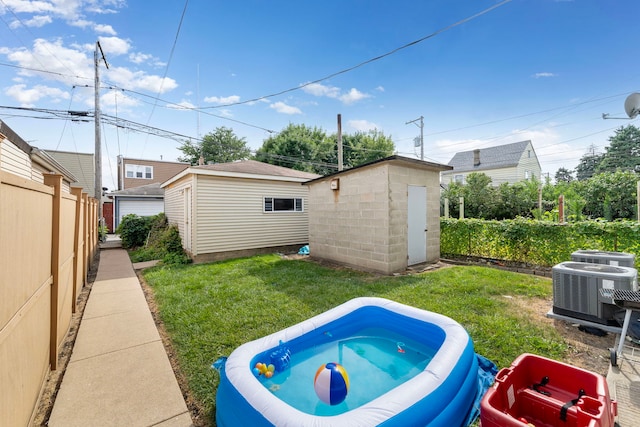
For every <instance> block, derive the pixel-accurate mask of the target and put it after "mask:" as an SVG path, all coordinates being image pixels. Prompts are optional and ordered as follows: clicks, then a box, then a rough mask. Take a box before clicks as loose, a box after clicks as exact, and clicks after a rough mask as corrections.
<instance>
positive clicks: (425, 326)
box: [216, 298, 478, 427]
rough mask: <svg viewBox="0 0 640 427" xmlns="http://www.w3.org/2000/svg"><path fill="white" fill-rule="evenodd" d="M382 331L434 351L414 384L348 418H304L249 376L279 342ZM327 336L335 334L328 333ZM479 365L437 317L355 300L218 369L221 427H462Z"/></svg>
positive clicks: (255, 345) (249, 347)
mask: <svg viewBox="0 0 640 427" xmlns="http://www.w3.org/2000/svg"><path fill="white" fill-rule="evenodd" d="M366 327H382V328H385V329H389V330H392V331H396V332H398V333H400V334H401V335H402V336H407V337H408V338H411V339H416V340H418V341H420V342H423V343H425V344H426V345H429V346H430V347H432V348H434V349H437V351H436V354H435V355H434V357H433V359H432V360H431V362H430V363H429V364H428V365H427V366H426V368H425V369H424V370H423V371H422V372H421V373H419V374H418V375H417V376H416V377H414V378H412V379H410V380H408V381H406V382H405V383H403V384H401V385H400V386H398V387H396V388H394V389H393V390H391V391H389V392H387V393H385V394H383V395H382V396H380V397H378V398H376V399H374V400H372V401H371V402H369V403H367V404H365V405H362V406H360V407H358V408H355V409H353V410H351V411H348V412H345V413H343V414H339V415H333V416H319V415H312V414H307V413H304V412H302V411H299V410H297V409H295V408H293V407H291V406H290V405H288V404H287V403H285V402H283V401H281V400H280V399H279V398H278V397H276V396H275V395H274V394H273V393H271V392H270V391H269V390H267V389H266V388H265V387H264V386H263V385H262V384H261V383H260V381H259V380H258V379H257V378H256V377H255V376H254V375H253V373H252V372H251V366H252V365H253V363H255V360H258V359H260V358H263V357H264V355H265V354H268V353H269V352H271V351H273V350H274V349H275V348H277V347H278V345H279V344H280V342H284V343H285V344H286V345H288V346H290V347H291V349H292V352H293V353H295V350H296V348H305V346H309V345H314V344H317V343H320V342H321V341H322V340H332V339H335V338H336V337H335V335H336V334H342V333H345V334H348V333H349V332H350V331H352V330H353V331H356V330H358V329H362V328H366ZM326 331H334V332H332V333H331V334H326V333H325V332H326ZM477 376H478V363H477V359H476V356H475V353H474V349H473V342H472V340H471V338H470V337H469V334H468V333H467V332H466V330H464V328H463V327H462V326H461V325H460V324H459V323H457V322H455V321H454V320H452V319H450V318H448V317H446V316H443V315H441V314H438V313H433V312H429V311H425V310H421V309H418V308H415V307H410V306H407V305H403V304H399V303H397V302H394V301H390V300H387V299H383V298H355V299H353V300H350V301H348V302H346V303H344V304H342V305H340V306H338V307H336V308H334V309H331V310H329V311H327V312H324V313H322V314H320V315H318V316H315V317H313V318H311V319H308V320H306V321H304V322H301V323H299V324H297V325H294V326H291V327H289V328H286V329H284V330H282V331H279V332H276V333H274V334H271V335H268V336H266V337H264V338H260V339H258V340H255V341H252V342H249V343H246V344H244V345H242V346H240V347H238V348H237V349H236V350H235V351H234V352H233V353H232V354H231V355H230V356H229V358H228V359H227V361H226V363H225V365H224V367H223V368H222V369H221V370H220V383H219V386H218V392H217V396H216V408H217V410H216V422H217V425H218V426H219V427H230V426H239V425H251V426H272V425H276V426H317V425H323V426H373V425H381V426H411V425H416V426H418V425H422V426H424V425H429V426H443V427H444V426H454V427H455V426H463V425H465V424H466V420H467V418H468V414H469V412H470V410H471V409H472V406H473V403H474V400H475V397H476V394H477V392H478V381H477Z"/></svg>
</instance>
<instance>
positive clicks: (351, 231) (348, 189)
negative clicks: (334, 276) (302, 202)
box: [308, 164, 391, 274]
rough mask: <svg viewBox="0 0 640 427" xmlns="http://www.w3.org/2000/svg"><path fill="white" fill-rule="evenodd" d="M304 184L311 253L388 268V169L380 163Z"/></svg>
mask: <svg viewBox="0 0 640 427" xmlns="http://www.w3.org/2000/svg"><path fill="white" fill-rule="evenodd" d="M339 179H340V189H339V190H331V188H330V182H331V177H329V178H327V179H324V180H320V181H316V182H314V183H311V184H308V185H309V246H310V249H311V256H312V257H313V258H318V259H323V260H329V261H334V262H338V263H341V264H345V265H349V266H352V267H355V268H359V269H364V270H370V271H378V272H382V273H385V274H389V273H390V270H389V266H390V264H389V261H390V254H389V248H390V243H391V241H390V236H389V203H390V200H389V169H388V165H385V164H381V165H378V166H375V167H371V168H367V169H360V170H358V171H354V172H353V173H345V174H342V175H340V176H339Z"/></svg>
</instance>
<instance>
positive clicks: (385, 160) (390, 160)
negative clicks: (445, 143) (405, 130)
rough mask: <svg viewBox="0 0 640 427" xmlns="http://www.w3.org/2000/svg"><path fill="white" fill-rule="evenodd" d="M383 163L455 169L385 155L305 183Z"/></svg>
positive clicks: (432, 168)
mask: <svg viewBox="0 0 640 427" xmlns="http://www.w3.org/2000/svg"><path fill="white" fill-rule="evenodd" d="M381 163H394V164H399V165H403V166H406V167H412V168H418V169H424V170H430V171H434V172H441V171H446V170H451V169H453V168H452V167H451V166H448V165H443V164H440V163H432V162H425V161H424V160H418V159H413V158H411V157H404V156H389V157H385V158H382V159H378V160H374V161H373V162H369V163H363V164H361V165H358V166H354V167H352V168H349V169H345V170H343V171H340V172H335V173H332V174H329V175H325V176H321V177H318V178H316V179H312V180H311V181H307V182H305V183H304V184H305V185H306V184H312V183H314V182H317V181H322V180H324V179H328V178H334V177H336V176H338V175H343V174H347V173H351V172H354V171H357V170H359V169H364V168H369V167H372V166H375V165H378V164H381Z"/></svg>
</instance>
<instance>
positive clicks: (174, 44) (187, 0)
mask: <svg viewBox="0 0 640 427" xmlns="http://www.w3.org/2000/svg"><path fill="white" fill-rule="evenodd" d="M188 4H189V0H186V1H185V3H184V8H183V9H182V15H180V22H179V23H178V29H177V30H176V36H175V38H174V39H173V45H172V46H171V52H170V53H169V60H168V61H167V65H166V66H165V67H164V74H163V76H162V80H160V87H159V88H158V95H157V96H158V97H159V96H160V94H161V93H162V88H163V87H164V81H165V79H166V78H167V74H168V73H169V65H170V64H171V60H172V59H173V52H174V51H175V49H176V44H177V43H178V36H179V35H180V29H181V28H182V22H183V21H184V15H185V14H186V13H187V5H188ZM156 105H157V104H153V108H152V109H151V113H149V118H148V119H147V125H148V124H149V122H151V117H153V113H154V112H155V111H156ZM147 141H148V139H145V141H144V145H143V147H142V153H144V149H145V148H146V146H147Z"/></svg>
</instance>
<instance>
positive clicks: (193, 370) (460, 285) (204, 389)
mask: <svg viewBox="0 0 640 427" xmlns="http://www.w3.org/2000/svg"><path fill="white" fill-rule="evenodd" d="M144 278H145V280H146V282H147V283H148V284H149V285H150V286H151V288H152V289H153V291H154V294H155V298H156V302H157V304H158V307H159V311H160V316H161V318H162V320H163V322H164V323H165V326H166V329H167V331H168V333H169V335H170V336H171V339H172V341H173V344H174V347H175V350H176V352H177V355H178V360H179V363H180V368H181V370H182V372H183V373H184V374H185V376H186V378H187V380H188V383H189V387H190V389H191V391H192V392H193V394H194V397H195V398H196V399H197V400H198V401H199V403H200V404H201V405H202V407H203V408H204V410H205V413H206V414H205V416H206V417H207V419H209V420H211V423H212V424H213V419H214V418H215V392H216V387H217V384H218V373H217V372H216V371H215V370H214V369H212V368H211V363H212V362H213V361H215V360H216V359H217V358H218V357H220V356H228V355H229V354H230V353H231V352H232V351H233V350H234V349H235V348H236V347H238V346H239V345H241V344H243V343H245V342H247V341H251V340H254V339H256V338H260V337H262V336H265V335H268V334H271V333H273V332H276V331H278V330H281V329H283V328H285V327H288V326H291V325H293V324H295V323H298V322H301V321H303V320H305V319H308V318H309V317H311V316H314V315H316V314H319V313H321V312H323V311H326V310H328V309H330V308H332V307H335V306H336V305H339V304H341V303H343V302H345V301H347V300H349V299H351V298H355V297H359V296H377V297H383V298H388V299H391V300H394V301H397V302H400V303H403V304H407V305H411V306H414V307H419V308H422V309H425V310H429V311H434V312H437V313H441V314H444V315H446V316H449V317H451V318H453V319H454V320H456V321H458V322H459V323H460V324H462V326H464V327H465V328H466V330H467V331H468V332H469V334H470V335H471V337H472V339H473V341H474V344H475V349H476V352H478V353H480V354H482V355H483V356H485V357H488V358H489V359H491V360H493V361H494V362H495V363H496V364H497V365H498V367H504V366H509V365H510V364H511V362H512V361H513V360H514V359H515V358H516V357H517V356H518V355H520V354H522V353H524V352H531V353H536V354H539V355H542V356H547V357H551V358H554V359H558V360H562V359H563V357H564V356H565V352H566V351H567V347H566V345H565V343H564V341H563V339H562V338H561V336H560V335H559V334H558V333H557V332H556V331H555V329H554V328H552V327H551V326H546V325H544V324H543V323H542V322H539V319H536V318H532V316H531V315H530V314H527V313H523V312H522V310H519V309H518V308H517V306H516V305H514V304H512V303H510V301H509V299H508V298H505V297H504V296H505V295H511V296H519V297H523V298H547V297H549V296H551V295H552V288H551V280H549V279H544V278H540V277H535V276H529V275H523V274H517V273H510V272H506V271H502V270H497V269H492V268H485V267H450V268H443V269H439V270H436V271H433V272H429V273H423V274H416V275H410V276H395V277H386V276H376V275H371V274H366V273H361V272H356V271H352V270H347V269H332V268H327V267H324V266H321V265H318V264H316V263H313V262H308V261H304V260H283V259H281V258H280V257H278V256H276V255H268V256H258V257H253V258H243V259H236V260H230V261H224V262H219V263H213V264H200V265H189V266H184V267H164V268H163V267H156V268H153V269H150V270H146V271H145V272H144Z"/></svg>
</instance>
